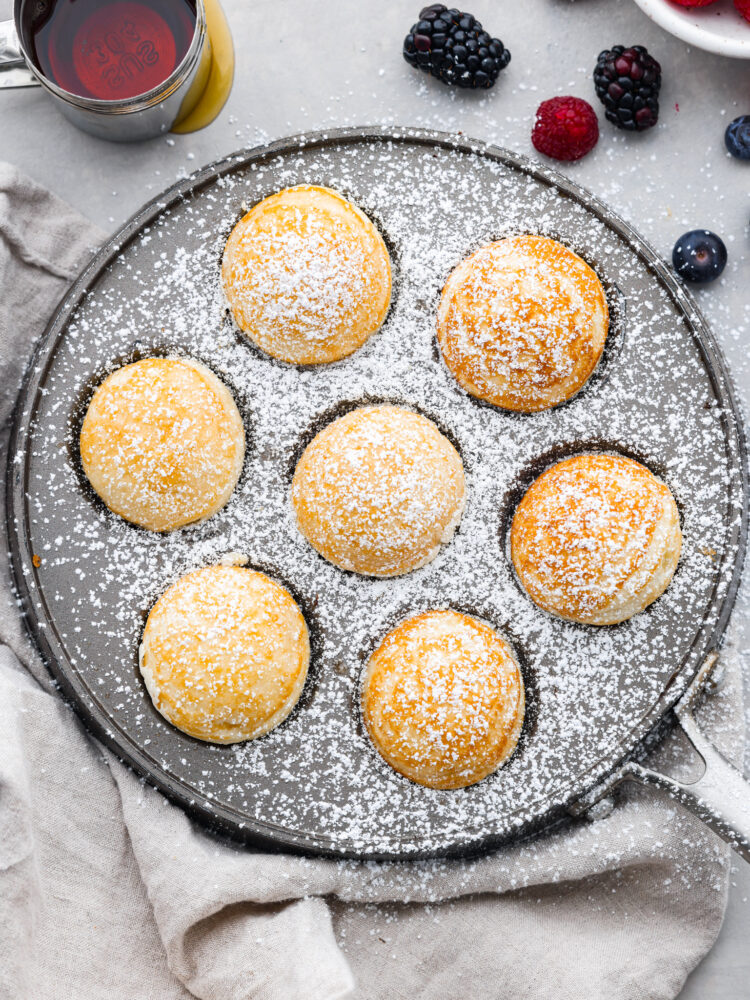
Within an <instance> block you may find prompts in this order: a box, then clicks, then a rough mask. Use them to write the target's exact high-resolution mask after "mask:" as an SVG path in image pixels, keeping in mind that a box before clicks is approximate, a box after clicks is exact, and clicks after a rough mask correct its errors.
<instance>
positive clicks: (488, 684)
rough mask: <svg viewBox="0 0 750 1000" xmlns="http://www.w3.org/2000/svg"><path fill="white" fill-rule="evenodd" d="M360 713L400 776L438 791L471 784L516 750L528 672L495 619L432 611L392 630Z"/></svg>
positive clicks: (374, 663) (370, 674)
mask: <svg viewBox="0 0 750 1000" xmlns="http://www.w3.org/2000/svg"><path fill="white" fill-rule="evenodd" d="M362 712H363V716H364V720H365V725H366V726H367V731H368V733H369V734H370V738H371V739H372V741H373V743H374V745H375V748H376V749H377V751H378V753H380V754H381V756H382V757H383V758H384V759H385V760H386V761H387V762H388V763H389V764H390V765H391V767H392V768H394V769H395V770H396V771H398V772H399V774H403V775H404V776H405V777H407V778H411V780H412V781H416V782H418V783H419V784H420V785H427V786H428V787H430V788H463V787H464V786H466V785H473V784H474V783H475V782H477V781H481V780H482V778H485V777H486V776H487V775H488V774H492V772H493V771H496V770H497V769H498V768H499V767H501V766H502V764H504V763H505V761H506V760H507V759H508V758H509V757H510V755H511V754H512V753H513V751H514V750H515V747H516V744H517V743H518V738H519V736H520V734H521V729H522V726H523V718H524V687H523V678H522V677H521V671H520V669H519V667H518V663H517V662H516V659H515V657H514V655H513V650H512V649H511V647H510V646H509V645H508V643H507V642H506V641H505V639H503V638H502V636H500V635H499V634H498V633H497V632H496V631H495V630H494V629H493V628H491V627H490V626H489V625H487V624H485V623H484V622H482V621H479V620H478V619H476V618H471V617H469V615H464V614H460V613H459V612H457V611H428V612H425V613H424V614H420V615H416V617H414V618H409V619H408V620H407V621H405V622H403V623H402V624H401V625H399V626H398V627H397V628H395V629H393V631H392V632H389V633H388V635H387V636H386V637H385V639H384V640H383V642H382V643H381V644H380V646H379V647H378V649H376V650H375V652H374V653H373V655H372V656H371V658H370V661H369V663H368V666H367V670H366V673H365V678H364V683H363V687H362Z"/></svg>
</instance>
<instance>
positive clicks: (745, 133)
mask: <svg viewBox="0 0 750 1000" xmlns="http://www.w3.org/2000/svg"><path fill="white" fill-rule="evenodd" d="M724 142H725V143H726V144H727V149H728V150H729V152H730V153H731V154H732V156H736V157H737V159H738V160H750V115H740V117H739V118H735V119H734V121H733V122H730V123H729V124H728V125H727V130H726V132H725V133H724Z"/></svg>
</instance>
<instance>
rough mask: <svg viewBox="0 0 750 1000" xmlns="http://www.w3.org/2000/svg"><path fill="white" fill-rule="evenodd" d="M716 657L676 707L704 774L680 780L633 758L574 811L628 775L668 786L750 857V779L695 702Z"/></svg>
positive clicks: (596, 799)
mask: <svg viewBox="0 0 750 1000" xmlns="http://www.w3.org/2000/svg"><path fill="white" fill-rule="evenodd" d="M716 660H717V654H716V653H712V654H711V656H710V657H709V658H708V659H707V660H706V662H705V663H704V664H703V667H702V668H701V670H700V671H699V672H698V676H697V677H696V678H695V680H694V681H693V683H692V684H691V686H690V688H689V690H688V691H687V693H686V694H685V695H684V697H683V698H682V699H681V700H680V701H679V702H678V703H677V705H676V706H675V709H674V712H675V715H676V716H677V721H678V722H679V724H680V727H681V729H682V731H683V732H684V734H685V736H686V737H687V739H688V740H689V741H690V743H691V744H692V746H693V748H694V749H695V750H696V752H697V753H698V754H699V755H700V756H701V757H702V759H703V762H704V764H705V770H704V772H703V774H702V775H701V777H700V778H698V779H697V780H696V781H693V782H683V781H678V780H677V778H673V777H671V776H670V775H668V774H663V773H662V772H661V771H655V770H652V769H651V768H648V767H644V766H643V765H641V764H638V763H636V762H635V761H628V763H627V764H625V765H623V767H621V768H620V769H619V770H618V771H616V772H615V773H614V774H613V775H612V776H611V777H610V778H609V779H608V780H607V781H606V782H605V783H604V784H603V785H600V786H598V788H597V789H595V790H594V792H592V793H589V794H588V795H587V796H585V797H584V799H582V800H581V801H580V802H579V803H577V804H576V806H575V807H574V808H573V810H572V811H573V812H574V813H576V814H578V815H580V814H584V813H586V812H588V811H589V810H591V809H592V807H595V804H596V803H598V802H600V801H601V800H602V799H604V798H605V797H606V796H608V795H609V794H610V793H611V792H612V791H613V790H614V788H615V787H616V786H617V785H619V784H620V783H621V782H623V781H635V782H638V783H639V784H643V785H652V786H655V787H657V788H661V789H663V790H664V791H665V792H667V794H668V795H670V796H671V797H672V798H673V799H675V800H676V801H677V802H679V803H680V804H681V805H682V806H684V807H685V808H686V809H688V810H689V811H690V812H691V813H693V814H694V815H695V816H697V817H698V818H699V819H700V820H702V821H703V822H704V823H705V824H706V826H708V827H710V828H711V829H712V830H713V831H714V833H716V834H718V836H719V837H721V839H722V840H725V841H726V842H727V843H728V844H729V846H730V847H732V848H733V849H734V850H735V851H736V852H737V853H738V854H739V855H740V857H742V858H744V859H745V860H746V861H749V862H750V783H748V782H747V781H745V779H744V778H743V776H742V774H741V773H740V772H739V771H738V770H737V768H735V767H734V766H733V765H732V764H730V763H729V762H728V761H727V760H726V759H725V758H724V757H723V756H722V755H721V754H720V753H719V751H718V750H717V749H716V748H715V747H714V746H713V745H712V744H711V743H709V741H708V740H707V739H706V737H705V736H704V735H703V734H702V733H701V731H700V730H699V728H698V725H697V723H696V721H695V719H694V718H693V707H694V705H695V702H696V700H697V698H698V695H699V694H700V692H701V690H702V688H703V686H704V683H705V682H706V679H707V678H708V676H709V674H710V673H711V671H712V669H713V667H714V665H715V663H716ZM593 815H596V809H595V808H594V811H593Z"/></svg>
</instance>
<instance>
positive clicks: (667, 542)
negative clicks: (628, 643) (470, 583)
mask: <svg viewBox="0 0 750 1000" xmlns="http://www.w3.org/2000/svg"><path fill="white" fill-rule="evenodd" d="M681 546H682V533H681V531H680V518H679V514H678V511H677V505H676V504H675V501H674V497H673V496H672V493H671V491H670V489H669V487H668V486H665V484H664V483H662V482H660V481H659V480H658V479H657V478H656V477H655V476H654V475H653V474H652V473H651V472H649V470H648V469H647V468H645V467H644V466H643V465H641V464H640V462H634V461H633V460H632V459H629V458H624V457H623V456H622V455H576V456H575V457H573V458H568V459H566V460H565V461H563V462H558V463H557V465H553V466H552V467H551V468H550V469H547V471H546V472H544V473H542V475H541V476H539V478H538V479H537V480H535V481H534V482H533V483H532V485H531V486H530V487H529V490H528V492H527V493H526V495H525V496H524V498H523V500H522V501H521V503H520V504H519V506H518V509H517V510H516V513H515V516H514V518H513V524H512V527H511V556H512V559H513V565H514V566H515V568H516V572H517V574H518V578H519V580H520V581H521V583H522V585H523V587H524V589H525V590H526V592H527V593H528V595H529V597H530V598H531V599H532V601H534V602H535V603H536V604H538V605H539V606H540V607H542V608H544V609H545V610H546V611H549V612H551V613H552V614H554V615H558V616H559V617H560V618H568V619H570V620H571V621H575V622H582V623H583V624H586V625H614V624H615V623H617V622H621V621H624V620H625V619H626V618H631V617H632V616H633V615H635V614H637V613H638V612H639V611H643V609H644V608H645V607H647V606H648V605H649V604H651V603H652V601H655V600H656V598H657V597H659V596H660V595H661V594H663V593H664V591H665V590H666V589H667V587H668V586H669V583H670V581H671V579H672V576H673V575H674V571H675V569H676V568H677V562H678V560H679V558H680V548H681Z"/></svg>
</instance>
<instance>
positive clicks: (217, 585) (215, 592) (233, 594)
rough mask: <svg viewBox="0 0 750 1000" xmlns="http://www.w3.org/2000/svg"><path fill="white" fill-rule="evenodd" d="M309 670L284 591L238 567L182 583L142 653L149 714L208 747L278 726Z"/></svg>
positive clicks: (165, 598)
mask: <svg viewBox="0 0 750 1000" xmlns="http://www.w3.org/2000/svg"><path fill="white" fill-rule="evenodd" d="M309 662H310V642H309V638H308V632H307V625H306V624H305V619H304V618H303V616H302V612H301V611H300V609H299V607H298V606H297V604H296V602H295V601H294V599H293V597H292V596H291V594H290V593H289V591H288V590H286V589H285V588H284V587H282V586H280V585H279V584H278V583H276V582H275V581H274V580H271V579H270V578H269V577H267V576H265V574H263V573H257V572H255V571H254V570H250V569H245V568H243V567H241V566H221V565H218V566H207V567H204V568H203V569H199V570H196V571H195V572H193V573H188V574H187V576H183V577H182V578H181V579H179V580H178V581H177V582H176V583H175V584H173V585H172V586H171V587H170V588H169V589H168V590H167V591H165V593H164V594H162V596H161V597H160V598H159V600H158V601H157V602H156V604H155V605H154V606H153V608H152V609H151V613H150V614H149V616H148V620H147V622H146V628H145V630H144V633H143V640H142V642H141V648H140V667H141V674H142V675H143V679H144V681H145V683H146V687H147V688H148V693H149V694H150V695H151V699H152V701H153V703H154V705H155V707H156V709H157V710H158V711H159V712H160V713H161V714H162V715H163V716H164V718H165V719H166V720H167V721H168V722H171V723H172V725H173V726H176V727H177V728H178V729H181V730H182V732H184V733H187V734H188V735H189V736H194V737H195V738H196V739H199V740H205V741H207V742H210V743H238V742H240V741H241V740H252V739H255V738H256V737H258V736H263V735H264V733H267V732H269V731H270V730H271V729H273V728H274V727H275V726H278V725H279V723H280V722H283V721H284V719H285V718H286V717H287V716H288V715H289V713H290V712H291V710H292V709H293V708H294V706H295V705H296V703H297V700H298V699H299V696H300V694H301V693H302V688H303V686H304V683H305V678H306V676H307V668H308V664H309Z"/></svg>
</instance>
